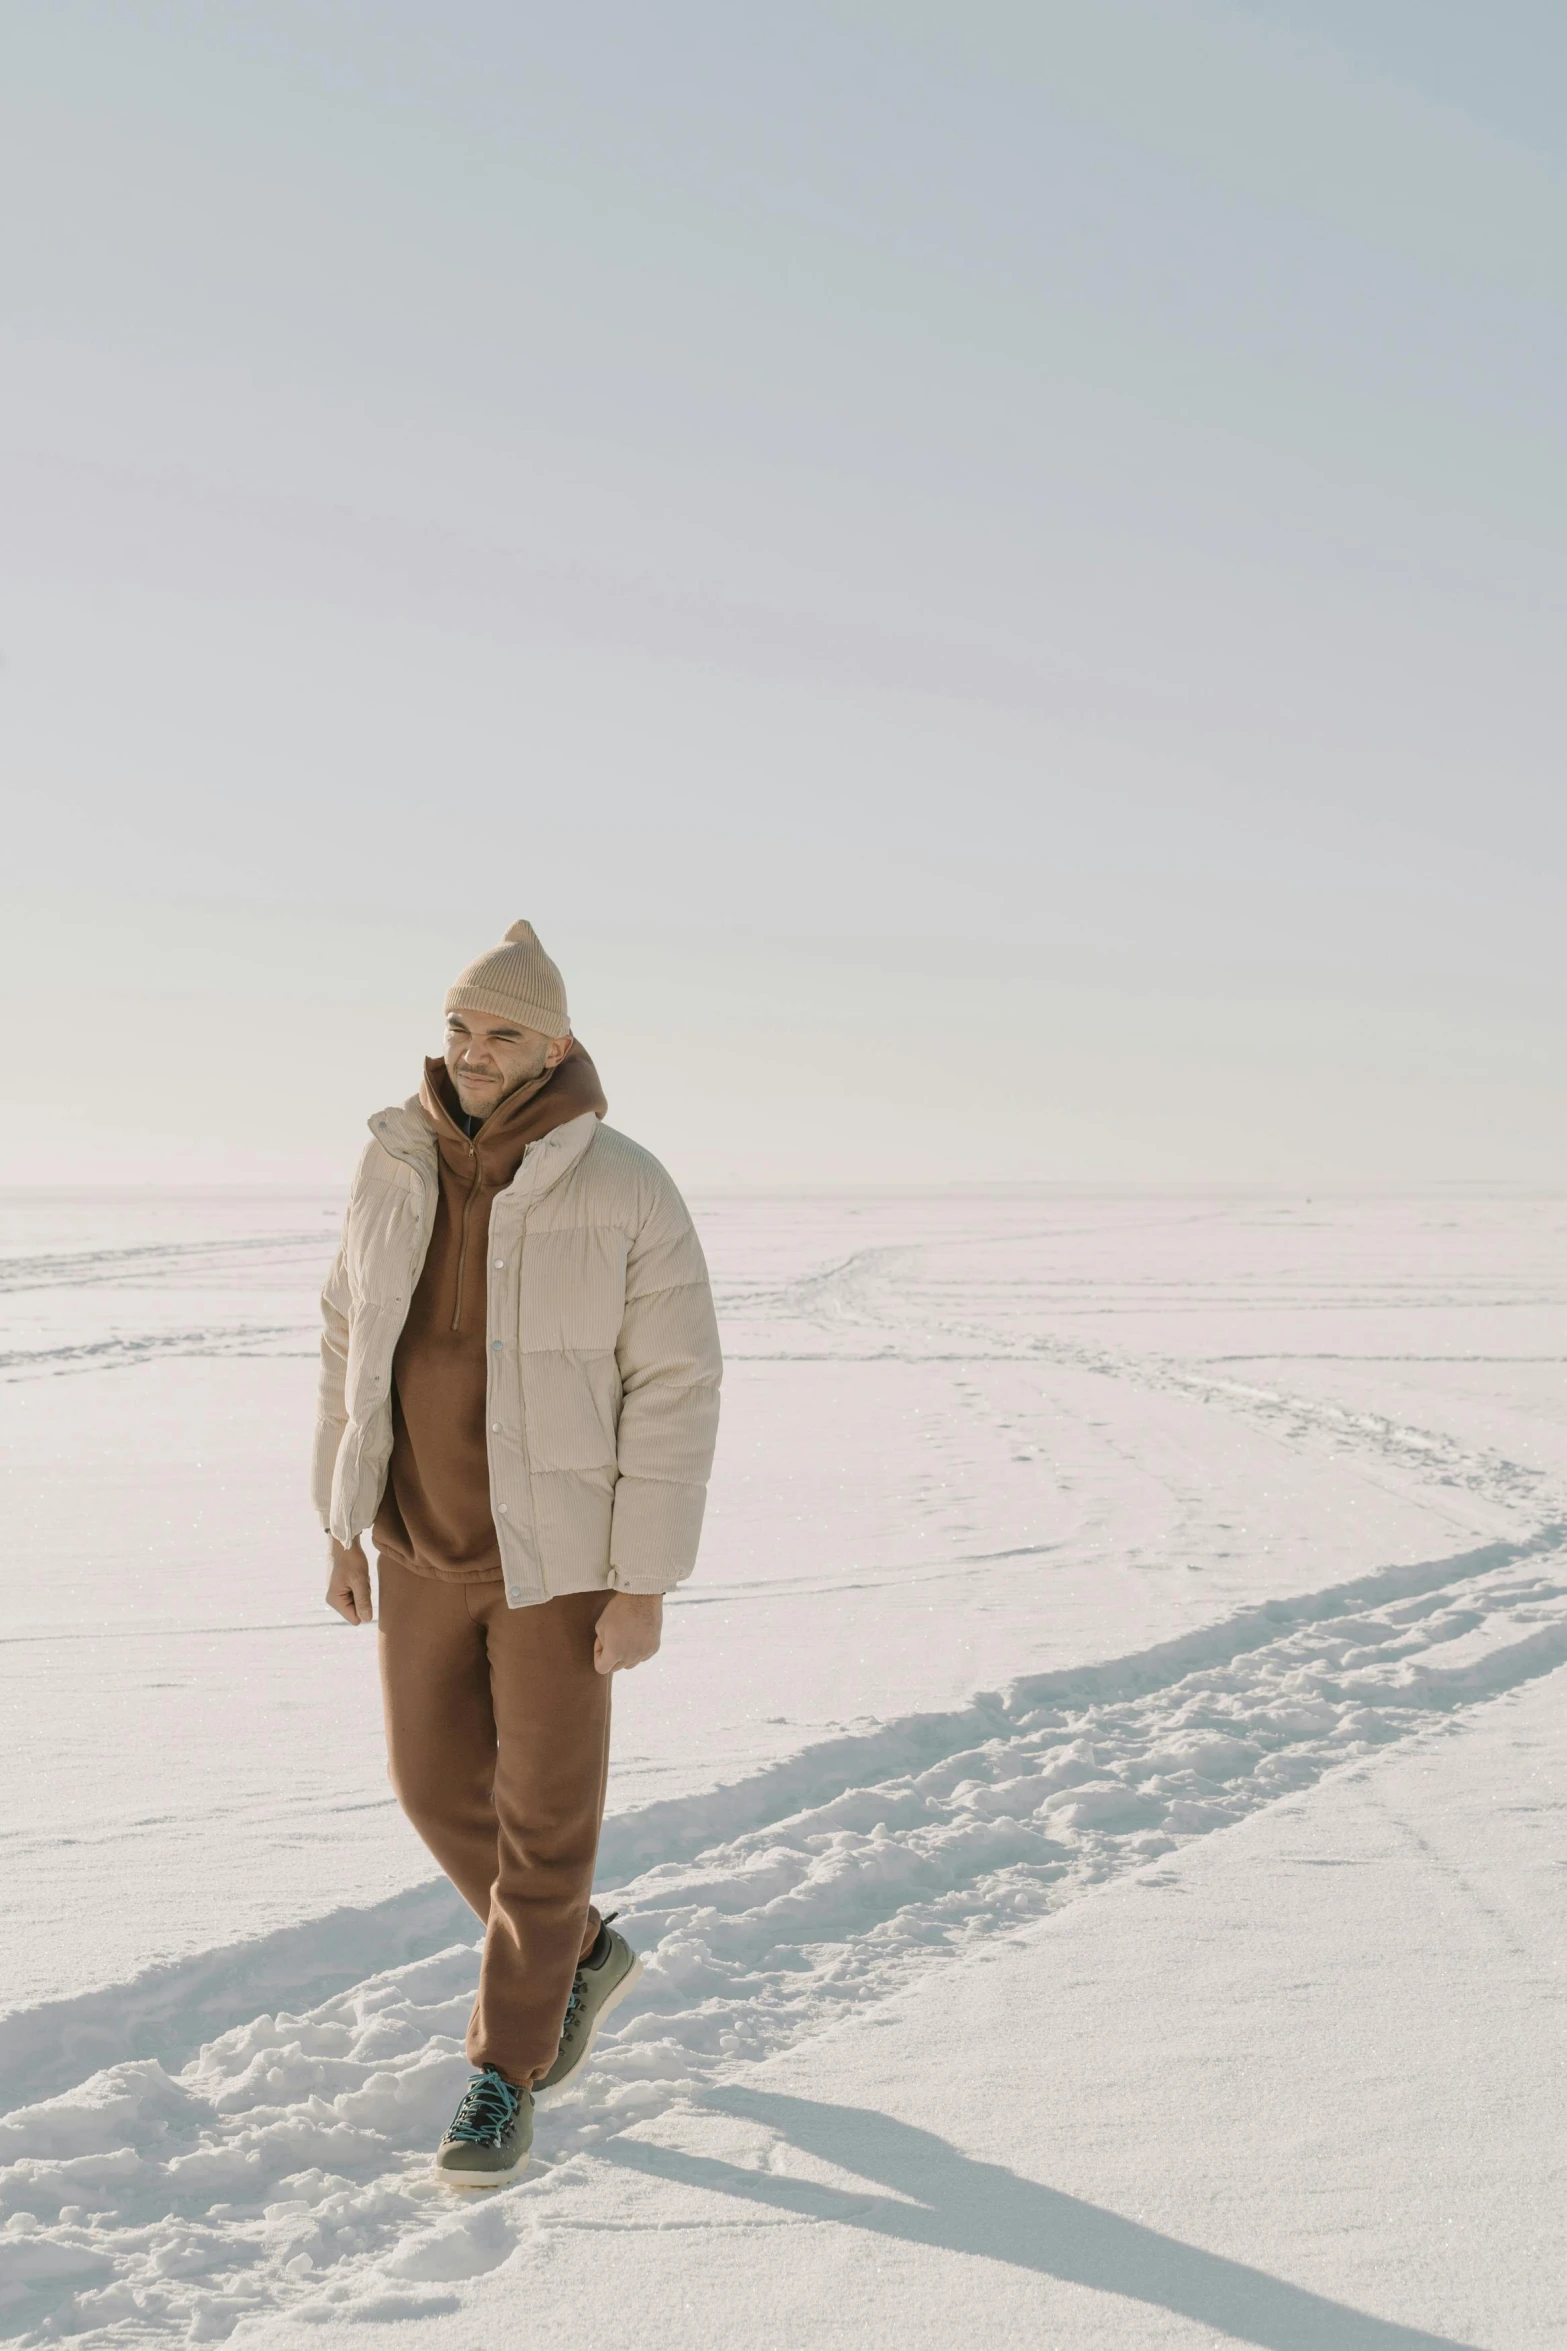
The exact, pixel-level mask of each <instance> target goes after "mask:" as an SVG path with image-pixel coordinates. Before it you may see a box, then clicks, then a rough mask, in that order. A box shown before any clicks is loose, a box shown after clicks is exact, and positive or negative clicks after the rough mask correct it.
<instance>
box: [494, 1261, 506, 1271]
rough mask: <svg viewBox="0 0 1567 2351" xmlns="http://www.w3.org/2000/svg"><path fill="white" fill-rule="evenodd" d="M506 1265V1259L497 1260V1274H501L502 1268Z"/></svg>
mask: <svg viewBox="0 0 1567 2351" xmlns="http://www.w3.org/2000/svg"><path fill="white" fill-rule="evenodd" d="M505 1263H506V1260H505V1258H504V1257H497V1258H496V1260H495V1270H496V1272H497V1273H499V1272H500V1270H501V1267H502V1266H503V1265H504V1264H505Z"/></svg>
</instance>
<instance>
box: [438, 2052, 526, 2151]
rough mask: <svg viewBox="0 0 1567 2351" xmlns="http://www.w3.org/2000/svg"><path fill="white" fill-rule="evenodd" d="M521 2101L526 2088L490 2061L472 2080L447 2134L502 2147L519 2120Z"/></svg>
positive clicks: (475, 2143) (475, 2144)
mask: <svg viewBox="0 0 1567 2351" xmlns="http://www.w3.org/2000/svg"><path fill="white" fill-rule="evenodd" d="M521 2104H522V2092H521V2091H520V2090H514V2089H513V2088H512V2086H511V2084H510V2082H509V2081H508V2080H507V2079H506V2076H505V2075H504V2074H501V2073H497V2072H496V2071H495V2069H494V2067H493V2066H489V2065H487V2066H486V2067H485V2069H484V2071H483V2073H479V2074H475V2075H474V2077H473V2080H472V2081H471V2082H470V2083H469V2084H468V2087H467V2089H466V2090H465V2091H464V2093H463V2101H462V2104H461V2105H460V2106H459V2107H458V2109H457V2112H456V2114H455V2115H454V2116H453V2117H452V2127H451V2129H450V2130H449V2131H448V2132H447V2134H446V2136H447V2137H448V2138H449V2139H461V2140H463V2141H464V2143H465V2144H466V2145H468V2146H470V2147H498V2146H499V2145H500V2143H501V2141H502V2140H503V2139H504V2138H505V2136H506V2133H507V2132H508V2131H509V2130H510V2129H511V2126H512V2124H513V2123H514V2122H515V2121H516V2119H517V2109H518V2107H519V2106H520V2105H521Z"/></svg>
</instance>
